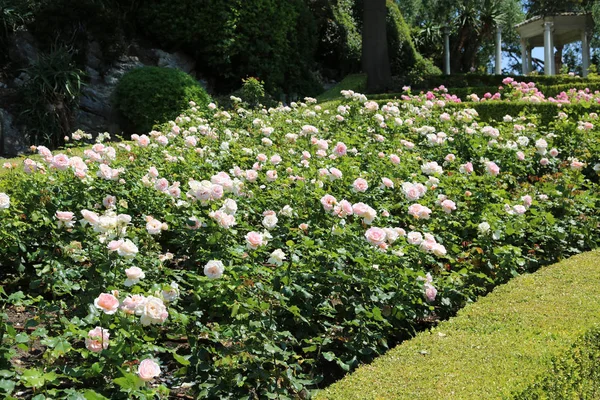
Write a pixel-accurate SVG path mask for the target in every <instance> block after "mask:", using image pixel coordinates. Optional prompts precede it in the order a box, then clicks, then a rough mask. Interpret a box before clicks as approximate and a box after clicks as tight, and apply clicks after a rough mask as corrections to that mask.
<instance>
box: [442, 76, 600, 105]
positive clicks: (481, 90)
mask: <svg viewBox="0 0 600 400" xmlns="http://www.w3.org/2000/svg"><path fill="white" fill-rule="evenodd" d="M498 87H499V86H475V87H464V88H449V89H448V93H449V94H454V95H456V96H458V97H459V98H461V99H462V100H466V99H467V97H468V96H469V95H470V94H472V93H475V94H476V95H477V96H479V97H483V96H484V95H485V94H486V93H491V94H494V93H496V92H498ZM536 87H537V88H538V89H539V90H540V91H541V92H542V93H544V95H545V96H546V97H556V96H557V95H559V94H560V93H561V92H568V91H569V90H570V89H576V90H584V89H590V90H591V91H592V92H593V91H595V90H600V81H587V82H578V81H576V82H573V83H562V84H559V85H536Z"/></svg>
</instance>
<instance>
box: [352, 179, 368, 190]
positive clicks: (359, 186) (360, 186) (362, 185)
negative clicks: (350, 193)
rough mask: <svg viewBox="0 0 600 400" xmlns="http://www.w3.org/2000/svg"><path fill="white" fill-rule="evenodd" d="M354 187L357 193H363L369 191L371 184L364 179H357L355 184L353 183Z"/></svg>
mask: <svg viewBox="0 0 600 400" xmlns="http://www.w3.org/2000/svg"><path fill="white" fill-rule="evenodd" d="M352 187H353V188H354V190H355V191H357V192H361V193H362V192H366V191H367V189H368V188H369V184H368V183H367V181H366V180H364V179H363V178H356V180H355V181H354V183H352Z"/></svg>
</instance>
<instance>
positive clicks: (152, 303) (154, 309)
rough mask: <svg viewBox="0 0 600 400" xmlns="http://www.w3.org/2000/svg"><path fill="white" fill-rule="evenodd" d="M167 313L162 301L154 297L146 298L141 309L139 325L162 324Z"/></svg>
mask: <svg viewBox="0 0 600 400" xmlns="http://www.w3.org/2000/svg"><path fill="white" fill-rule="evenodd" d="M168 316H169V313H168V312H167V307H165V304H164V303H163V301H162V299H159V298H158V297H154V296H148V297H147V298H146V301H145V303H144V305H143V307H142V316H141V317H140V323H141V324H142V325H144V326H148V325H150V324H162V323H163V322H165V320H166V319H167V317H168Z"/></svg>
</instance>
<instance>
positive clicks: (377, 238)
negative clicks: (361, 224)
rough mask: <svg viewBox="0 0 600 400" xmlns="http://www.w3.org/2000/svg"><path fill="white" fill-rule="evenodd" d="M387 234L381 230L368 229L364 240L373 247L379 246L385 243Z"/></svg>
mask: <svg viewBox="0 0 600 400" xmlns="http://www.w3.org/2000/svg"><path fill="white" fill-rule="evenodd" d="M386 237H387V234H386V233H385V231H384V230H383V229H381V228H375V227H373V228H369V229H368V230H367V231H366V232H365V238H367V241H368V242H369V243H371V244H372V245H373V246H379V245H380V244H381V243H383V242H385V239H386Z"/></svg>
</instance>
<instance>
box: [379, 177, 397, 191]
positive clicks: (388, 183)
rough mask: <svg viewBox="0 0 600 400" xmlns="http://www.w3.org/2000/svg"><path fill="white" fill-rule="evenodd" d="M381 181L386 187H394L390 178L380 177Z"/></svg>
mask: <svg viewBox="0 0 600 400" xmlns="http://www.w3.org/2000/svg"><path fill="white" fill-rule="evenodd" d="M381 183H382V184H383V186H384V187H386V188H390V189H393V188H394V182H393V181H392V180H391V179H390V178H381Z"/></svg>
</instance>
